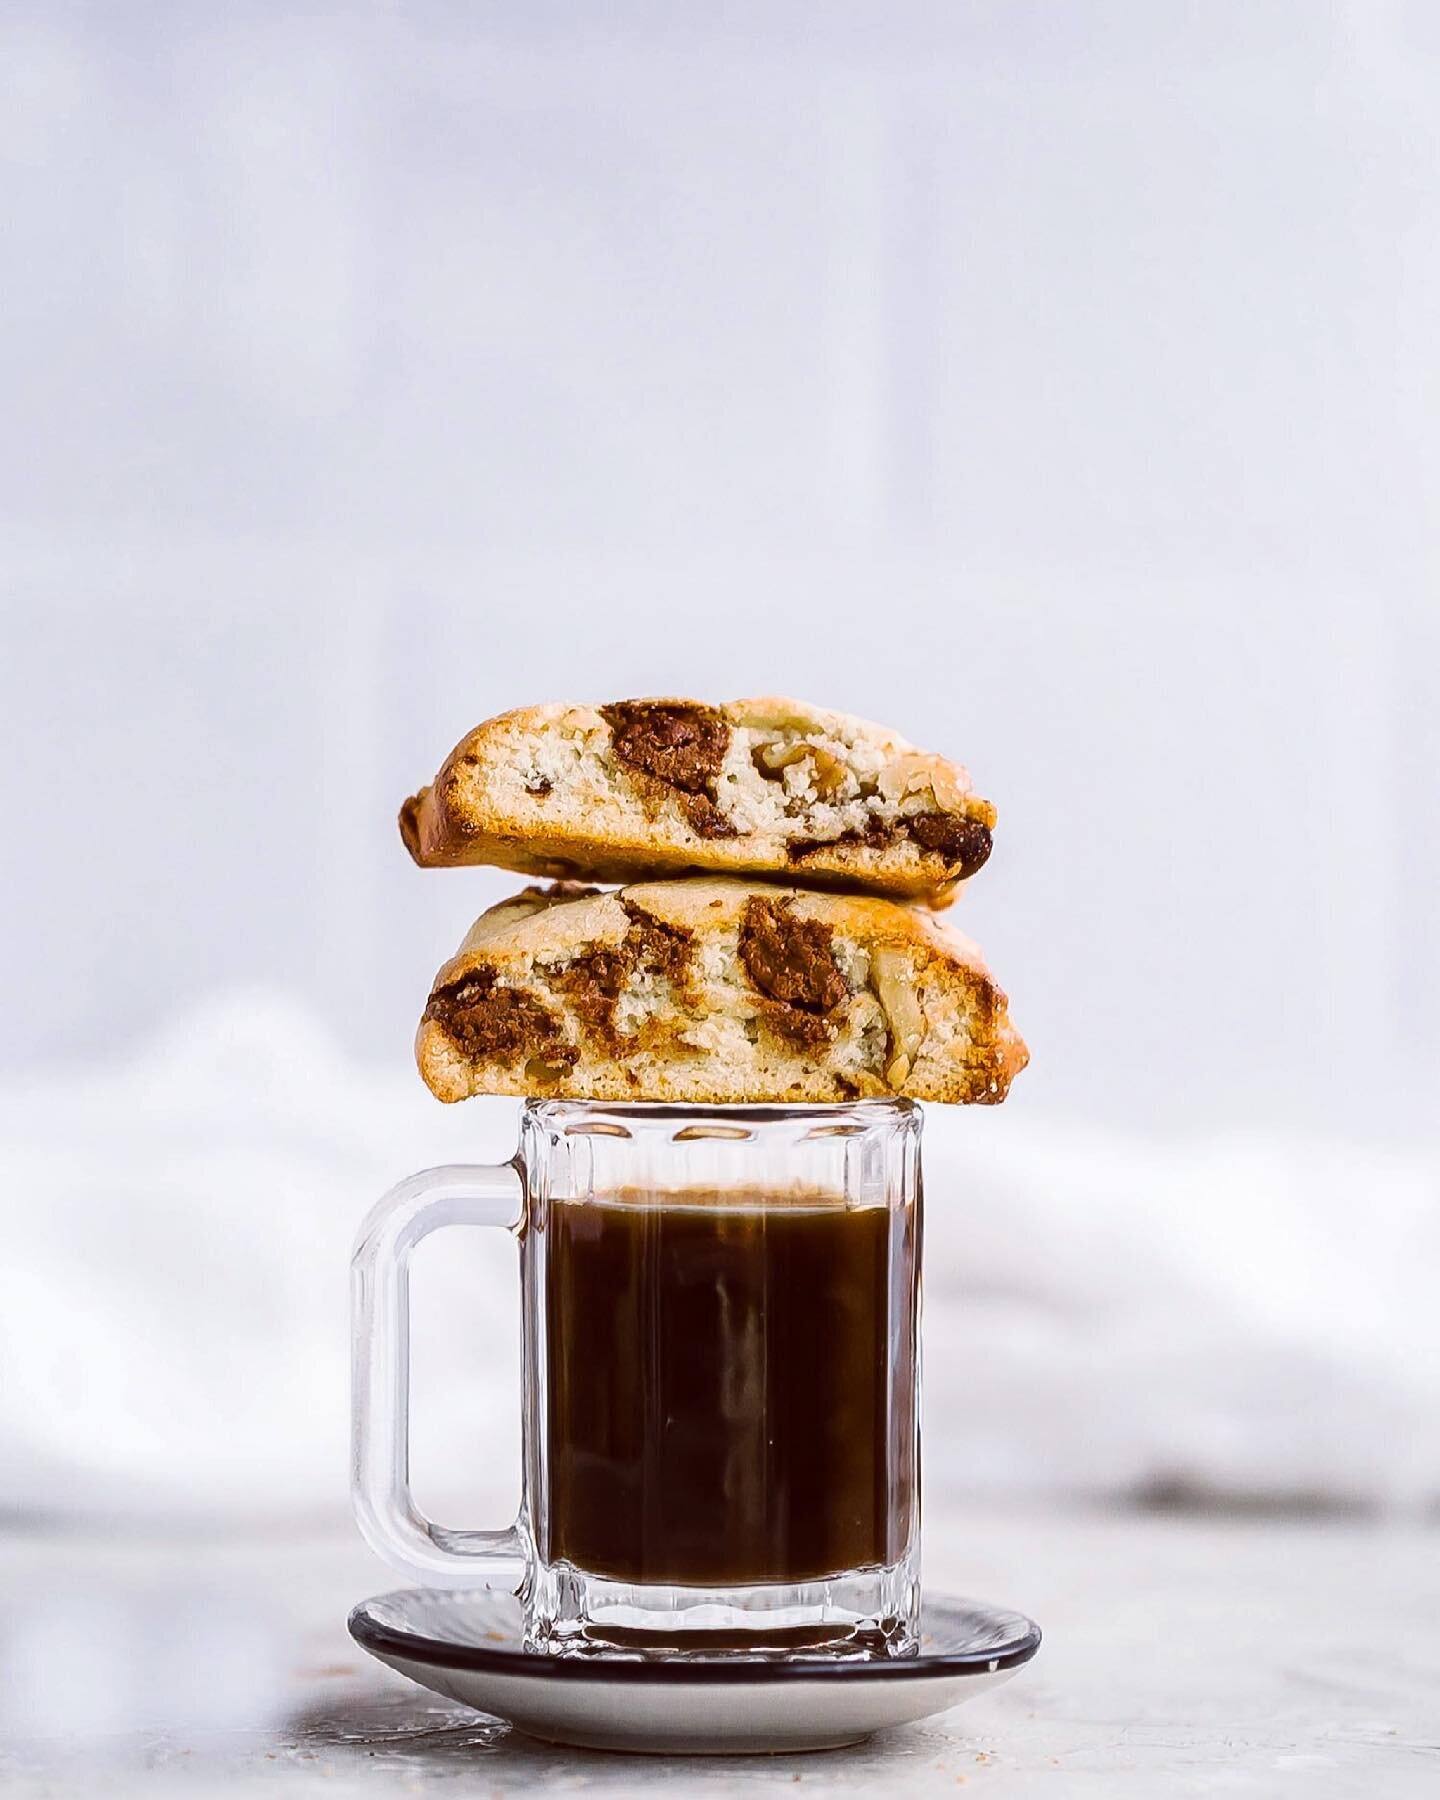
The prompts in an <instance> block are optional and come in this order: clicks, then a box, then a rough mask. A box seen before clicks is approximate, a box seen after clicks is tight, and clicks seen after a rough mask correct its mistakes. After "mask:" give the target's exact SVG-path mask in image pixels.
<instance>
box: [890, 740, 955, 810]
mask: <svg viewBox="0 0 1440 1800" xmlns="http://www.w3.org/2000/svg"><path fill="white" fill-rule="evenodd" d="M875 785H876V786H877V787H878V788H879V790H880V792H881V793H882V794H883V795H884V797H885V798H886V799H887V800H888V801H890V803H891V804H892V805H893V806H898V805H899V804H900V802H901V801H902V800H904V799H906V798H907V796H909V795H910V794H923V793H924V791H925V790H926V788H929V790H930V793H931V795H932V797H933V799H934V801H935V806H936V809H937V810H938V811H940V812H958V813H963V812H964V810H965V799H966V794H967V792H968V789H967V788H965V787H963V786H962V785H961V783H960V780H959V778H958V777H957V776H956V773H955V770H954V769H953V768H952V767H951V765H950V764H949V763H947V762H946V761H945V760H944V759H943V757H939V756H926V755H924V754H923V753H922V752H920V751H916V752H915V754H914V755H910V756H899V757H896V759H895V761H894V762H892V763H888V764H887V765H886V766H885V767H884V768H883V769H882V770H881V771H880V773H879V775H878V776H877V777H876V780H875Z"/></svg>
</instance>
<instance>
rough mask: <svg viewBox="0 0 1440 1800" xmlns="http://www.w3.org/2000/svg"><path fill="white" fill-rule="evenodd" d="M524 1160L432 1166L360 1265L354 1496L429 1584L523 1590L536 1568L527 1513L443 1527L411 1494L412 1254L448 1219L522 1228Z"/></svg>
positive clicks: (402, 1196)
mask: <svg viewBox="0 0 1440 1800" xmlns="http://www.w3.org/2000/svg"><path fill="white" fill-rule="evenodd" d="M524 1202H525V1188H524V1183H523V1181H522V1179H521V1175H520V1167H519V1162H518V1159H516V1160H515V1161H511V1162H506V1163H492V1164H483V1163H476V1164H469V1163H456V1164H452V1165H450V1166H448V1167H445V1168H439V1169H424V1170H422V1171H421V1172H420V1173H419V1174H418V1175H410V1176H407V1177H406V1179H405V1180H404V1181H401V1182H399V1183H397V1184H396V1186H394V1187H393V1188H391V1190H390V1192H389V1193H388V1194H386V1195H385V1196H384V1197H383V1198H382V1199H381V1200H379V1201H378V1202H377V1203H376V1205H375V1206H374V1207H373V1208H372V1210H371V1212H370V1215H369V1217H368V1218H367V1219H366V1220H365V1223H364V1224H363V1225H362V1226H361V1227H360V1236H359V1237H358V1239H357V1240H356V1243H355V1253H354V1255H353V1257H352V1258H351V1262H350V1283H351V1285H350V1297H351V1390H350V1399H351V1411H350V1423H351V1438H350V1451H351V1454H350V1492H351V1499H352V1501H353V1503H354V1507H355V1519H356V1522H357V1523H358V1525H359V1527H360V1530H361V1533H362V1534H363V1536H364V1538H365V1540H366V1542H367V1543H368V1544H369V1545H370V1547H371V1549H372V1550H374V1551H375V1552H376V1554H377V1555H378V1556H380V1557H382V1558H383V1559H384V1560H385V1561H386V1562H388V1563H389V1564H390V1565H391V1566H392V1567H393V1568H396V1569H399V1570H401V1571H402V1572H403V1573H404V1574H406V1575H409V1576H411V1577H412V1578H413V1579H414V1580H416V1581H418V1582H420V1583H421V1584H422V1585H423V1586H425V1587H451V1588H454V1587H487V1588H499V1589H501V1590H503V1591H505V1592H507V1593H518V1592H519V1590H520V1588H521V1587H522V1586H523V1584H524V1581H525V1577H526V1574H527V1572H528V1570H529V1566H530V1555H529V1544H528V1534H527V1533H526V1532H525V1531H524V1529H523V1528H522V1525H521V1522H520V1520H518V1519H517V1520H516V1522H515V1523H514V1524H513V1525H510V1526H508V1527H507V1528H506V1529H505V1530H503V1531H457V1530H452V1529H451V1528H450V1527H448V1526H445V1525H436V1524H435V1523H434V1522H433V1521H432V1520H430V1519H427V1518H426V1517H425V1515H424V1513H422V1512H421V1511H420V1509H419V1507H417V1506H416V1504H415V1501H414V1498H413V1497H412V1495H411V1493H410V1253H411V1251H412V1250H414V1248H415V1246H416V1245H417V1244H418V1243H420V1242H421V1240H422V1239H424V1238H427V1237H429V1235H430V1233H431V1232H432V1231H439V1230H440V1229H442V1227H444V1226H446V1225H498V1226H500V1227H501V1228H502V1229H504V1230H506V1231H509V1232H511V1233H517V1234H518V1232H519V1229H520V1226H521V1223H522V1220H523V1218H524Z"/></svg>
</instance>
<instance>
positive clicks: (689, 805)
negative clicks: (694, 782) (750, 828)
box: [680, 794, 740, 838]
mask: <svg viewBox="0 0 1440 1800" xmlns="http://www.w3.org/2000/svg"><path fill="white" fill-rule="evenodd" d="M680 804H681V806H683V807H684V809H685V817H686V818H687V819H688V820H689V821H690V825H691V828H692V829H693V830H694V832H695V833H696V835H697V836H699V837H703V838H733V837H739V835H740V832H739V830H738V829H737V827H736V826H734V825H732V824H731V823H730V821H729V819H727V818H726V817H725V815H724V813H722V812H721V810H720V808H719V807H718V806H717V805H716V804H715V802H714V801H713V800H712V799H711V798H710V796H709V795H708V794H681V796H680Z"/></svg>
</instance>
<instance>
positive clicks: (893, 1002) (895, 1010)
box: [870, 944, 925, 1088]
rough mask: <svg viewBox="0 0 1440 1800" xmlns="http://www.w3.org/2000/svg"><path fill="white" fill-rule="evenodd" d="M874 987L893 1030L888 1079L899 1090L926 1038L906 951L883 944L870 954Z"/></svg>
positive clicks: (886, 1069)
mask: <svg viewBox="0 0 1440 1800" xmlns="http://www.w3.org/2000/svg"><path fill="white" fill-rule="evenodd" d="M870 985H871V986H872V987H873V988H874V990H875V994H876V998H877V999H878V1000H879V1002H880V1008H881V1011H882V1012H883V1013H884V1014H885V1018H886V1022H887V1023H888V1025H889V1027H890V1046H889V1056H890V1060H889V1062H888V1063H887V1064H886V1065H885V1079H886V1081H888V1082H889V1084H890V1086H891V1087H892V1088H898V1087H899V1086H900V1084H901V1083H902V1082H903V1081H904V1080H905V1077H906V1076H907V1075H908V1074H909V1073H910V1070H911V1067H912V1065H913V1063H914V1061H915V1058H916V1057H917V1056H918V1055H919V1054H920V1046H921V1044H922V1043H923V1042H924V1039H925V1015H924V1014H923V1013H922V1012H921V1010H920V1001H919V999H918V997H917V996H916V993H915V976H914V972H913V970H912V969H911V967H910V958H909V957H908V956H907V955H906V954H905V952H904V951H903V950H897V949H895V948H893V947H892V946H890V945H885V944H881V945H878V946H877V947H876V948H875V949H874V950H872V951H871V952H870Z"/></svg>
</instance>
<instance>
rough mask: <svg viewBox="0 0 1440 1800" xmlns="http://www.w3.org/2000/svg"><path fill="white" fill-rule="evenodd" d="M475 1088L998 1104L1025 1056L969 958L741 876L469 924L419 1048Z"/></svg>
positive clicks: (708, 1100)
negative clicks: (884, 1097) (900, 1096)
mask: <svg viewBox="0 0 1440 1800" xmlns="http://www.w3.org/2000/svg"><path fill="white" fill-rule="evenodd" d="M416 1056H417V1060H418V1062H419V1065H420V1071H421V1073H422V1075H423V1076H424V1078H425V1081H426V1083H427V1084H428V1086H429V1087H430V1089H431V1090H432V1092H434V1093H435V1094H436V1095H438V1096H439V1098H440V1099H442V1100H463V1099H465V1098H467V1097H468V1096H469V1095H472V1094H540V1095H552V1096H555V1097H559V1098H572V1099H593V1100H626V1099H636V1098H642V1097H643V1098H644V1099H647V1100H654V1101H691V1102H697V1103H701V1104H724V1103H727V1102H748V1103H751V1104H754V1103H760V1102H786V1101H844V1100H854V1099H857V1098H865V1097H873V1096H882V1095H890V1094H905V1095H908V1096H909V1097H910V1098H912V1099H917V1100H934V1101H955V1102H968V1103H978V1104H982V1105H984V1104H993V1103H995V1102H997V1101H1000V1100H1003V1099H1004V1097H1005V1094H1006V1092H1007V1091H1008V1089H1009V1086H1010V1082H1011V1080H1012V1079H1013V1077H1014V1076H1015V1075H1016V1074H1017V1073H1018V1071H1019V1070H1020V1069H1022V1068H1023V1067H1024V1066H1025V1063H1026V1061H1027V1060H1028V1052H1027V1051H1026V1048H1025V1045H1024V1043H1023V1041H1022V1040H1021V1038H1020V1036H1019V1034H1018V1033H1017V1032H1016V1031H1015V1030H1014V1028H1013V1027H1012V1026H1011V1024H1010V1021H1009V1017H1008V1015H1007V1012H1006V1001H1005V996H1004V994H1003V993H1002V992H1001V991H1000V989H999V988H998V987H997V986H996V984H995V982H994V980H993V978H992V977H991V976H990V974H989V971H988V970H987V969H986V967H985V964H984V962H983V960H982V958H981V956H980V953H979V951H978V950H977V949H976V947H975V946H974V945H973V944H971V943H969V942H968V940H966V939H964V938H962V937H960V936H959V935H958V933H955V932H953V931H950V930H948V929H947V928H946V927H945V926H943V925H941V924H940V923H939V922H938V921H937V920H935V919H934V918H933V917H932V916H931V915H929V914H927V913H924V912H917V911H916V910H914V909H912V908H910V907H906V906H901V905H897V904H895V903H893V902H891V901H886V900H880V899H874V898H871V897H868V896H858V895H852V896H841V895H830V894H817V893H811V892H807V891H803V890H798V889H783V888H776V887H770V886H760V885H757V884H755V883H749V882H741V881H733V880H707V879H691V880H679V881H666V882H658V883H647V884H641V885H637V886H632V887H629V888H624V889H621V890H619V891H618V892H609V893H603V892H597V891H594V890H587V889H583V888H577V887H574V886H573V885H570V884H560V885H559V886H557V887H556V888H554V889H550V890H545V889H540V888H530V889H527V890H526V891H525V892H524V893H522V894H519V895H516V896H515V897H514V898H513V899H512V900H508V901H505V902H503V903H502V904H501V905H499V906H497V907H493V908H492V909H491V910H490V911H489V912H488V913H485V914H483V915H482V916H481V918H480V919H478V920H477V921H476V923H475V925H474V926H473V927H472V928H471V931H470V933H469V934H468V936H467V937H466V939H465V942H464V944H462V946H461V948H460V951H459V953H458V954H457V955H456V956H455V957H454V958H452V959H451V961H450V962H449V963H447V964H446V966H445V967H444V968H443V969H442V970H441V971H440V973H439V975H438V976H437V977H436V980H435V985H434V987H433V988H432V990H431V994H430V1000H429V1004H428V1005H427V1006H426V1008H425V1013H424V1017H423V1019H422V1020H421V1024H420V1030H419V1033H418V1036H417V1039H416Z"/></svg>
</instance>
